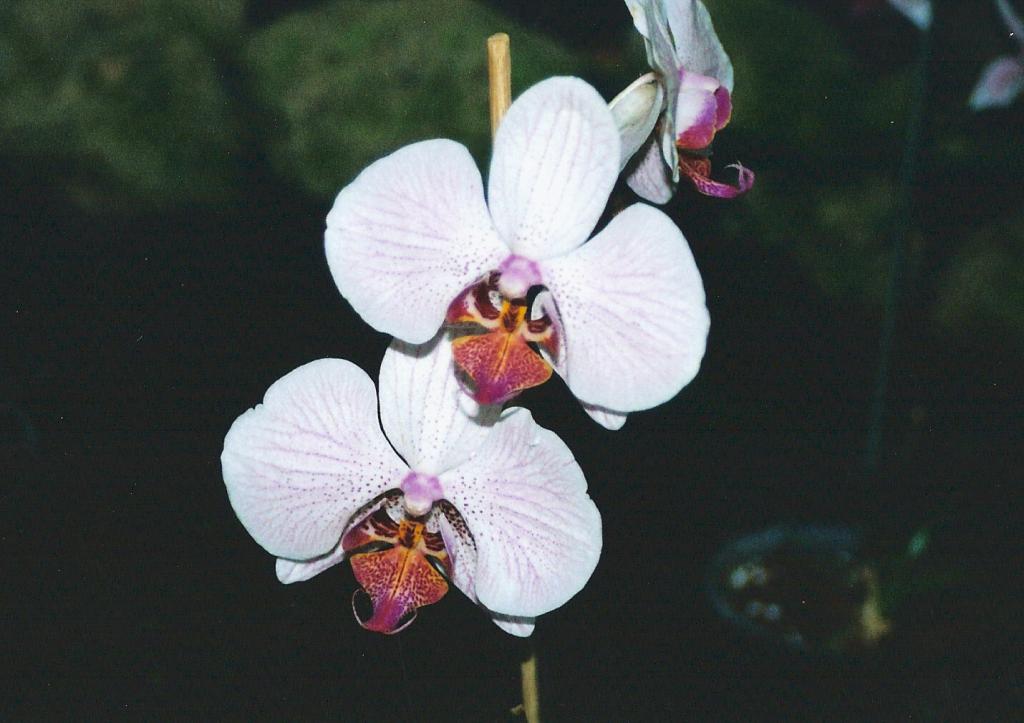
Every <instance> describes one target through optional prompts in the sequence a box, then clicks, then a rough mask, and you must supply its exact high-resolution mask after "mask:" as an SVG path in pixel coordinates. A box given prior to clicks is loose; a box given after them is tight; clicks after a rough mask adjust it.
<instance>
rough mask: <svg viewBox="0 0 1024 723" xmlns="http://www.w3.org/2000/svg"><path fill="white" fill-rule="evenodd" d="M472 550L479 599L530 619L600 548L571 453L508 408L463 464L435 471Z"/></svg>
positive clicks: (593, 511)
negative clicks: (466, 530) (470, 539)
mask: <svg viewBox="0 0 1024 723" xmlns="http://www.w3.org/2000/svg"><path fill="white" fill-rule="evenodd" d="M441 484H442V486H443V487H444V491H445V497H446V499H448V500H449V501H450V502H451V503H452V504H453V505H454V506H455V507H456V509H457V510H458V512H459V514H460V515H461V516H462V518H463V519H464V520H465V521H466V524H467V525H468V527H469V531H470V533H471V534H472V536H473V540H474V543H475V545H476V550H477V560H476V570H475V581H474V587H475V591H476V597H477V599H479V601H480V602H481V604H483V605H484V606H485V607H487V608H488V609H489V610H492V611H494V612H496V613H500V614H503V615H506V616H523V617H535V616H537V615H541V614H542V613H545V612H548V611H549V610H553V609H555V608H557V607H559V606H560V605H562V604H564V603H565V602H566V601H567V600H569V598H571V597H572V596H573V595H575V594H576V593H577V592H579V591H580V590H581V589H582V588H583V585H584V584H585V583H586V582H587V580H588V579H589V578H590V575H591V573H592V572H593V571H594V567H595V566H596V565H597V559H598V557H599V556H600V554H601V516H600V514H599V513H598V511H597V507H596V506H595V505H594V503H593V502H592V501H591V499H590V497H589V496H588V495H587V481H586V479H584V477H583V471H582V470H581V469H580V467H579V465H578V464H577V463H576V460H575V459H573V456H572V452H570V451H569V448H568V447H566V446H565V443H564V442H562V440H561V439H559V438H558V436H557V435H556V434H555V433H554V432H551V431H548V430H546V429H544V428H543V427H540V426H538V425H537V424H536V423H535V422H534V421H533V418H532V417H531V416H530V413H529V412H528V411H527V410H525V409H521V408H512V409H509V410H507V411H506V412H505V414H503V415H502V418H501V420H500V421H499V422H498V423H497V424H496V425H495V426H494V429H493V430H492V432H491V434H489V435H488V436H487V439H486V441H485V442H484V444H483V446H482V447H480V449H479V450H478V451H477V453H476V454H475V455H474V456H473V457H471V458H470V459H469V460H467V461H466V462H465V463H463V464H462V465H460V466H459V467H456V468H455V469H453V470H451V471H449V472H446V473H445V474H444V475H442V476H441Z"/></svg>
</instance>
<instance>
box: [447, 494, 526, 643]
mask: <svg viewBox="0 0 1024 723" xmlns="http://www.w3.org/2000/svg"><path fill="white" fill-rule="evenodd" d="M435 510H436V512H435V517H434V519H435V520H436V521H437V526H438V529H439V531H440V533H441V537H442V538H443V539H444V546H445V549H447V550H448V558H449V559H450V560H451V562H452V574H451V579H450V582H451V583H452V584H454V585H455V587H457V588H458V589H459V590H460V591H462V593H463V594H464V595H465V596H466V597H468V598H469V599H470V600H472V601H473V602H474V603H476V604H477V605H480V601H479V600H477V597H476V555H477V553H476V543H474V542H473V536H472V535H471V534H470V532H469V527H468V526H467V525H466V521H465V520H463V519H462V515H460V514H459V512H458V510H456V509H455V507H454V506H453V505H452V504H451V503H450V502H448V501H446V500H442V501H441V502H440V503H439V504H438V505H437V507H436V508H435ZM480 607H481V608H482V609H483V610H484V611H486V613H487V614H488V615H489V616H490V618H491V620H493V621H494V624H495V625H497V626H498V627H499V628H501V629H502V630H504V631H505V632H506V633H509V634H510V635H516V636H519V637H521V638H525V637H529V635H530V634H532V633H533V627H534V620H533V618H526V617H514V616H511V615H501V614H498V613H494V612H491V611H490V610H487V608H485V607H484V606H483V605H480Z"/></svg>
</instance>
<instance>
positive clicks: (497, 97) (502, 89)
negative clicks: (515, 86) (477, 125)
mask: <svg viewBox="0 0 1024 723" xmlns="http://www.w3.org/2000/svg"><path fill="white" fill-rule="evenodd" d="M487 82H488V85H489V87H490V105H491V138H494V134H495V133H497V132H498V125H500V124H501V119H502V118H504V117H505V112H506V111H507V110H508V107H509V106H510V105H512V56H511V54H510V52H509V40H508V34H507V33H495V34H494V35H492V36H491V37H489V38H487Z"/></svg>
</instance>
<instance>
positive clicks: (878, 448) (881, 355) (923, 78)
mask: <svg viewBox="0 0 1024 723" xmlns="http://www.w3.org/2000/svg"><path fill="white" fill-rule="evenodd" d="M920 38H921V39H920V46H919V52H918V56H917V64H916V67H915V77H914V99H913V103H912V105H911V109H910V117H909V118H908V119H907V130H906V137H905V141H904V144H903V157H902V158H901V160H900V170H899V185H898V187H897V191H896V194H897V195H896V204H895V208H894V209H893V221H892V227H891V232H892V239H893V246H892V265H891V270H890V275H889V286H888V289H887V290H886V295H885V310H884V312H883V317H882V331H881V335H880V338H879V342H878V371H877V374H876V376H875V389H874V393H873V394H872V397H871V413H870V417H869V420H868V436H867V444H866V445H865V449H864V470H865V472H867V473H868V474H873V473H874V472H875V471H876V470H877V469H878V463H879V459H880V457H881V452H882V431H883V427H884V426H885V411H886V409H885V407H886V394H887V391H888V386H889V366H890V362H891V357H892V348H893V341H894V337H895V332H896V319H897V316H898V312H899V302H900V296H901V292H902V288H901V287H902V284H903V278H904V275H905V273H906V268H905V267H906V263H907V260H906V257H907V248H906V247H907V239H906V237H907V234H908V232H909V230H910V225H911V223H910V214H911V205H912V200H913V199H912V190H913V184H914V173H915V171H916V170H917V161H918V156H919V155H920V153H919V151H920V147H921V136H922V128H923V125H924V105H925V96H926V95H927V89H928V61H929V57H930V55H931V31H930V30H929V29H925V30H922V31H921V32H920Z"/></svg>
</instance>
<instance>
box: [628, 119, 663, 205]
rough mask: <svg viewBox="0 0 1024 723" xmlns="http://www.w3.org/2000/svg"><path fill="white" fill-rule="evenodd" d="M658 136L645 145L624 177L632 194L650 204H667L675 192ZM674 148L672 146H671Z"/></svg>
mask: <svg viewBox="0 0 1024 723" xmlns="http://www.w3.org/2000/svg"><path fill="white" fill-rule="evenodd" d="M658 141H659V135H658V134H657V132H656V133H655V136H654V137H653V138H652V139H651V140H650V141H649V142H648V143H647V145H646V146H645V147H644V149H643V150H642V154H643V155H640V156H639V157H638V158H637V160H636V162H635V163H636V166H635V167H634V168H633V169H632V170H631V171H630V172H629V175H628V176H626V185H628V186H629V187H630V188H632V189H633V193H635V194H636V195H638V196H639V197H640V198H643V199H645V200H647V201H650V202H651V203H668V202H669V201H670V200H671V199H672V194H673V193H674V192H675V184H674V183H673V182H672V178H671V176H669V173H668V166H667V165H666V164H665V158H664V156H663V155H662V152H661V147H660V146H659V144H658ZM673 148H674V146H673Z"/></svg>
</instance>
